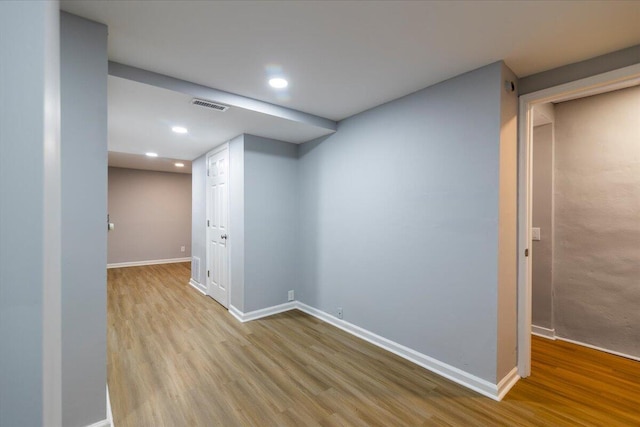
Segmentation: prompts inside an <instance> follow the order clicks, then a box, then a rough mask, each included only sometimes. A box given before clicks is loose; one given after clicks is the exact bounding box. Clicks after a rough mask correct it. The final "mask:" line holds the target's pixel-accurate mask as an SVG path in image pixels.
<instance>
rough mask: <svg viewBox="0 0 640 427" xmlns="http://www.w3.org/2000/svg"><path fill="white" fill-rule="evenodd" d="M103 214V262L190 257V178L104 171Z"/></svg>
mask: <svg viewBox="0 0 640 427" xmlns="http://www.w3.org/2000/svg"><path fill="white" fill-rule="evenodd" d="M109 216H110V220H111V222H113V223H114V224H115V229H114V230H113V231H110V232H109V234H108V239H109V251H108V262H109V264H112V263H119V262H134V261H147V260H162V259H175V258H185V257H191V216H192V206H191V176H190V175H188V174H184V173H171V172H158V171H147V170H136V169H123V168H112V167H110V168H109ZM182 246H184V248H185V251H184V252H182V251H181V247H182Z"/></svg>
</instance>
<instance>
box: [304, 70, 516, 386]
mask: <svg viewBox="0 0 640 427" xmlns="http://www.w3.org/2000/svg"><path fill="white" fill-rule="evenodd" d="M502 71H503V70H502V64H501V63H495V64H492V65H489V66H487V67H484V68H481V69H478V70H475V71H472V72H470V73H467V74H464V75H461V76H458V77H456V78H453V79H451V80H448V81H445V82H443V83H440V84H437V85H435V86H432V87H429V88H427V89H424V90H422V91H419V92H416V93H414V94H411V95H408V96H406V97H404V98H401V99H398V100H395V101H392V102H390V103H387V104H384V105H382V106H379V107H376V108H374V109H372V110H369V111H366V112H364V113H361V114H358V115H356V116H354V117H351V118H349V119H347V120H344V121H342V122H340V123H339V125H338V132H337V133H336V134H334V135H331V136H329V137H325V138H322V139H319V140H316V141H313V142H309V143H306V144H303V145H302V146H301V147H300V157H299V162H300V164H299V167H300V186H299V195H300V206H301V207H300V209H301V211H300V233H301V235H300V242H301V248H300V256H301V258H300V266H301V284H300V287H299V288H298V289H299V290H298V299H299V300H301V301H302V302H304V303H306V304H309V305H311V306H313V307H316V308H319V309H320V310H323V311H325V312H328V313H334V314H335V312H336V309H337V308H338V307H343V309H344V318H345V320H347V321H349V322H351V323H353V324H355V325H358V326H360V327H363V328H365V329H368V330H370V331H372V332H374V333H376V334H379V335H381V336H383V337H386V338H388V339H391V340H393V341H396V342H398V343H400V344H403V345H405V346H408V347H410V348H412V349H415V350H417V351H419V352H421V353H424V354H426V355H429V356H431V357H434V358H436V359H438V360H440V361H443V362H445V363H448V364H450V365H453V366H455V367H458V368H460V369H462V370H464V371H466V372H469V373H471V374H474V375H476V376H478V377H481V378H484V379H486V380H488V381H491V382H495V381H496V379H497V372H498V366H497V365H498V363H497V360H498V355H497V347H498V344H497V340H498V331H497V327H498V322H499V319H498V297H499V296H498V261H499V260H498V258H499V257H498V218H499V210H500V205H499V202H500V201H499V195H500V193H499V181H500V176H499V175H500V166H501V164H500V163H501V159H500V148H501V147H500V142H501V135H500V132H501V91H502V90H504V89H503V87H504V85H503V81H502ZM513 233H515V230H513ZM511 286H514V287H515V283H513V284H511ZM508 328H513V330H515V324H514V325H510V326H508ZM450 337H455V339H451V338H450ZM500 369H501V370H503V369H504V367H502V366H501V367H500Z"/></svg>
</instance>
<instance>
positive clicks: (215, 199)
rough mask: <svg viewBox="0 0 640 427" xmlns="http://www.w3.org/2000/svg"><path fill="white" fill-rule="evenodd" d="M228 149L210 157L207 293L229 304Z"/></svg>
mask: <svg viewBox="0 0 640 427" xmlns="http://www.w3.org/2000/svg"><path fill="white" fill-rule="evenodd" d="M228 212H229V148H228V146H225V147H224V148H222V149H220V150H217V151H214V152H212V153H211V154H209V155H208V156H207V294H208V295H209V296H211V297H212V298H213V299H215V300H216V301H218V302H219V303H220V304H222V305H223V306H225V307H228V305H229V251H228V245H227V242H228V240H229V234H228V233H229V227H228V224H229V215H228Z"/></svg>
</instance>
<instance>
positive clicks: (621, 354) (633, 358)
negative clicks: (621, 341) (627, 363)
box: [556, 336, 640, 362]
mask: <svg viewBox="0 0 640 427" xmlns="http://www.w3.org/2000/svg"><path fill="white" fill-rule="evenodd" d="M556 339H557V340H558V341H565V342H568V343H571V344H576V345H581V346H583V347H588V348H591V349H594V350H598V351H604V352H605V353H609V354H613V355H614V356H620V357H624V358H627V359H631V360H635V361H636V362H640V357H637V356H631V355H630V354H625V353H620V352H618V351H613V350H609V349H607V348H602V347H598V346H596V345H592V344H587V343H584V342H581V341H576V340H572V339H569V338H563V337H559V336H556Z"/></svg>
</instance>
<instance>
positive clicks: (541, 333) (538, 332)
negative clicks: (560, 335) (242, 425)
mask: <svg viewBox="0 0 640 427" xmlns="http://www.w3.org/2000/svg"><path fill="white" fill-rule="evenodd" d="M531 333H532V334H533V335H535V336H538V337H542V338H546V339H549V340H554V341H555V339H556V330H555V329H549V328H543V327H542V326H536V325H531Z"/></svg>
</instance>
